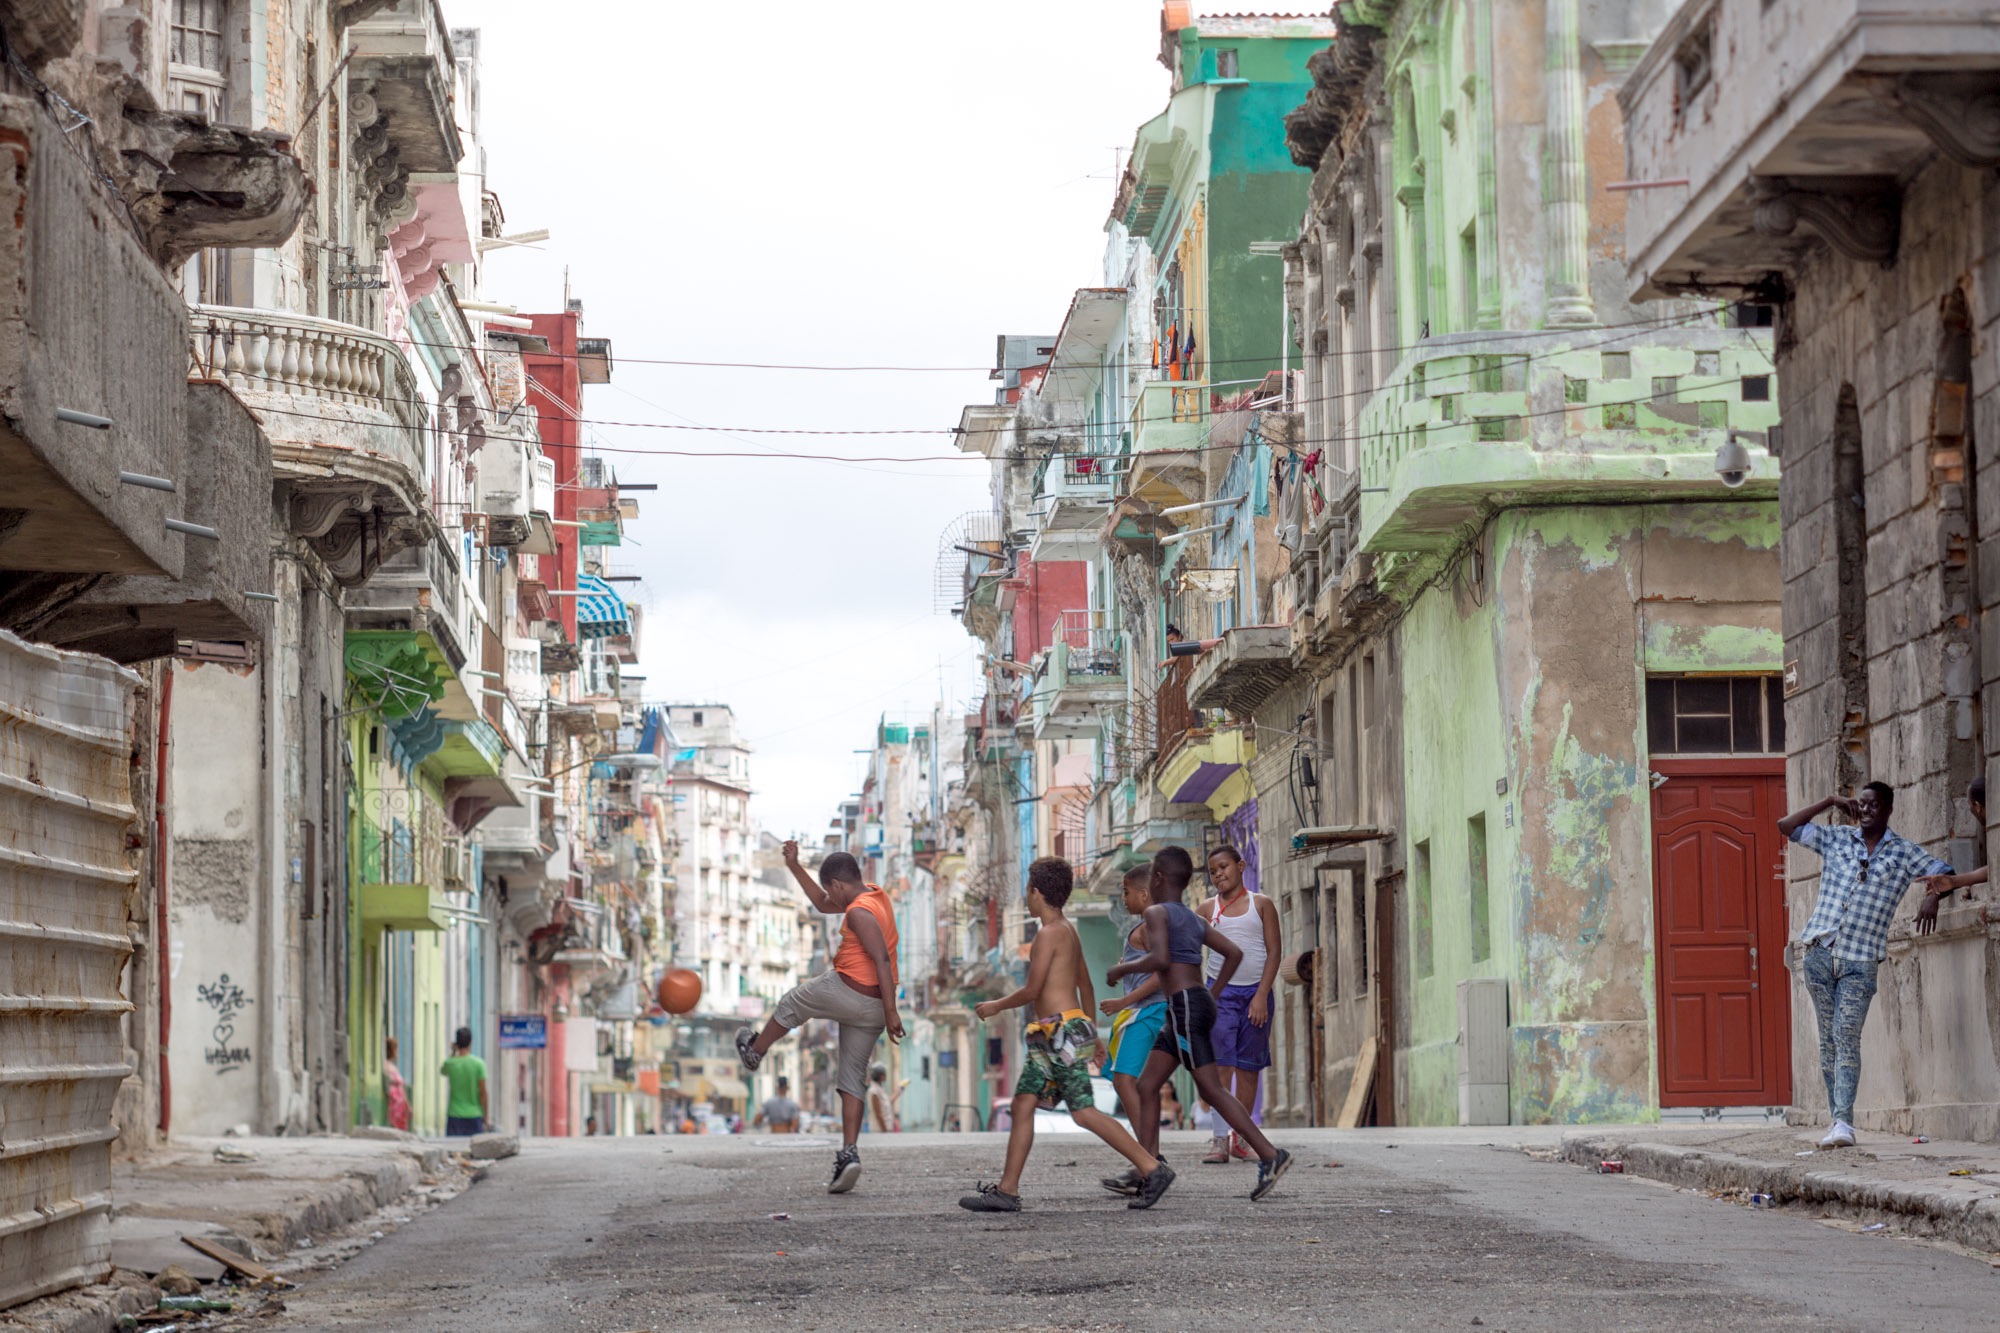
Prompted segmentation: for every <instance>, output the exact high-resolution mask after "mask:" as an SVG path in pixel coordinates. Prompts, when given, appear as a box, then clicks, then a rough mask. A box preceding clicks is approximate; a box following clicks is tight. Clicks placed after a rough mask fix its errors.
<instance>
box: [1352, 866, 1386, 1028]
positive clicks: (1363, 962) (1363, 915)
mask: <svg viewBox="0 0 2000 1333" xmlns="http://www.w3.org/2000/svg"><path fill="white" fill-rule="evenodd" d="M1380 891H1381V890H1380V889H1379V888H1378V889H1377V892H1380ZM1353 908H1354V995H1355V998H1357V999H1366V998H1368V889H1367V888H1366V886H1365V885H1363V884H1362V882H1361V879H1360V877H1359V876H1357V877H1356V878H1355V881H1354V893H1353Z"/></svg>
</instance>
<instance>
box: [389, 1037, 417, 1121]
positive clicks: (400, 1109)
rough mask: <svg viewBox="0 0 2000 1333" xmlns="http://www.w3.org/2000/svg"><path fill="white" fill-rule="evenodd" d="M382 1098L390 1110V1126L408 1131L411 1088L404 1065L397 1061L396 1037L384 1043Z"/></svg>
mask: <svg viewBox="0 0 2000 1333" xmlns="http://www.w3.org/2000/svg"><path fill="white" fill-rule="evenodd" d="M382 1047H383V1055H382V1100H383V1102H384V1103H385V1104H386V1105H387V1107H388V1111H389V1127H390V1128H391V1129H400V1130H405V1131H407V1130H408V1129H409V1127H410V1088H409V1085H408V1084H407V1083H405V1082H404V1081H403V1070H402V1067H401V1066H399V1065H398V1064H397V1063H396V1050H397V1047H396V1039H395V1038H394V1037H391V1038H389V1039H388V1040H387V1041H385V1042H383V1043H382Z"/></svg>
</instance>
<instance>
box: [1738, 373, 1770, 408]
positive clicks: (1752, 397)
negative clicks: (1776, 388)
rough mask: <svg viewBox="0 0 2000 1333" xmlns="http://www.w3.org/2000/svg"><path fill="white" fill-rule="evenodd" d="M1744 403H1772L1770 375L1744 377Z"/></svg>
mask: <svg viewBox="0 0 2000 1333" xmlns="http://www.w3.org/2000/svg"><path fill="white" fill-rule="evenodd" d="M1743 401H1744V402H1746V403H1768V402H1770V401H1771V377H1770V376H1769V375H1745V376H1744V377H1743Z"/></svg>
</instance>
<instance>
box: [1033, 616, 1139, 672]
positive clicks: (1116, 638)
mask: <svg viewBox="0 0 2000 1333" xmlns="http://www.w3.org/2000/svg"><path fill="white" fill-rule="evenodd" d="M1098 615H1099V613H1098V612H1094V611H1063V612H1060V613H1059V614H1058V615H1057V616H1056V620H1055V624H1054V625H1053V626H1051V627H1050V632H1049V642H1050V643H1051V644H1059V645H1061V646H1062V647H1064V648H1066V649H1067V650H1068V652H1067V653H1066V654H1065V656H1066V658H1067V663H1066V666H1067V670H1068V674H1070V675H1072V676H1083V675H1094V676H1122V675H1124V674H1125V654H1124V645H1125V639H1124V636H1123V635H1121V634H1119V633H1118V632H1117V631H1116V630H1113V629H1107V628H1105V627H1104V626H1101V625H1097V624H1094V623H1093V622H1094V621H1095V620H1096V619H1097V617H1098Z"/></svg>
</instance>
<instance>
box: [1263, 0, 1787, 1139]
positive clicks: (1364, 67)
mask: <svg viewBox="0 0 2000 1333" xmlns="http://www.w3.org/2000/svg"><path fill="white" fill-rule="evenodd" d="M1651 13H1652V7H1650V6H1647V5H1644V4H1640V3H1629V4H1628V3H1610V4H1595V5H1590V6H1585V5H1583V4H1582V3H1581V0H1538V2H1537V3H1534V4H1527V3H1522V4H1507V3H1500V4H1476V3H1470V2H1469V0H1430V2H1427V3H1414V2H1413V3H1395V2H1394V0H1366V2H1359V0H1357V2H1350V3H1346V4H1342V5H1340V6H1338V7H1337V10H1336V17H1337V18H1338V19H1339V20H1340V21H1341V24H1342V33H1341V36H1340V37H1339V39H1338V40H1337V41H1336V42H1335V43H1334V45H1333V46H1332V47H1331V48H1330V49H1328V50H1327V51H1326V52H1325V54H1323V55H1320V56H1316V57H1315V58H1314V61H1313V73H1314V76H1315V86H1314V89H1313V91H1312V93H1311V94H1310V96H1309V97H1307V98H1306V99H1304V101H1303V103H1302V104H1300V105H1299V106H1298V107H1297V109H1296V110H1295V111H1294V112H1293V113H1292V115H1291V116H1290V117H1289V119H1288V122H1287V124H1288V128H1289V130H1290V146H1291V149H1292V152H1293V156H1294V158H1295V160H1297V161H1298V162H1299V163H1300V165H1302V166H1307V167H1310V168H1311V169H1312V172H1313V175H1312V183H1311V193H1310V199H1309V202H1308V206H1307V207H1306V209H1305V210H1304V214H1305V221H1304V226H1303V228H1302V230H1301V231H1300V234H1299V238H1298V241H1297V243H1296V246H1295V247H1294V248H1293V250H1292V251H1291V253H1290V255H1289V256H1288V259H1289V263H1290V265H1291V272H1292V273H1293V274H1294V276H1295V277H1296V279H1297V285H1296V296H1295V299H1294V304H1293V315H1294V317H1295V319H1296V320H1297V327H1298V330H1299V341H1300V347H1301V351H1302V354H1303V357H1302V364H1303V370H1304V381H1305V383H1304V388H1303V392H1302V394H1301V397H1302V399H1303V417H1304V423H1303V424H1304V436H1305V439H1306V441H1307V447H1308V448H1309V449H1313V450H1321V451H1323V462H1324V464H1325V466H1323V467H1322V468H1321V469H1320V470H1319V472H1318V474H1317V475H1316V476H1315V477H1314V478H1313V479H1312V481H1311V483H1310V484H1311V485H1312V486H1314V487H1316V488H1317V491H1318V496H1317V500H1316V502H1318V501H1323V502H1324V509H1323V510H1322V511H1319V512H1317V513H1315V512H1313V509H1312V506H1310V505H1309V506H1307V507H1306V510H1305V517H1304V520H1303V526H1304V529H1305V531H1304V532H1303V534H1302V539H1301V542H1300V547H1299V553H1298V557H1297V558H1296V559H1294V561H1293V563H1292V568H1291V571H1290V572H1289V574H1288V575H1287V578H1288V579H1289V583H1288V584H1287V585H1286V586H1285V587H1284V588H1283V589H1282V591H1281V596H1280V598H1279V600H1280V601H1281V602H1283V603H1285V604H1286V605H1287V607H1288V609H1289V612H1290V614H1291V615H1292V617H1293V628H1294V633H1293V642H1294V645H1295V655H1296V657H1297V660H1299V661H1300V662H1301V663H1302V664H1304V665H1305V666H1306V667H1307V668H1308V669H1310V670H1311V671H1312V672H1313V674H1314V675H1315V676H1316V677H1317V678H1318V682H1319V683H1318V686H1317V700H1316V707H1315V710H1314V711H1315V716H1316V717H1317V718H1318V720H1319V722H1318V725H1319V729H1320V735H1319V742H1320V744H1321V745H1322V746H1323V748H1324V752H1325V754H1326V755H1327V765H1326V767H1327V780H1328V782H1329V784H1330V785H1331V786H1332V787H1333V788H1334V789H1336V790H1337V791H1338V793H1339V795H1338V797H1337V798H1336V799H1335V801H1334V807H1335V808H1334V809H1333V810H1331V811H1330V812H1329V813H1328V814H1327V816H1326V818H1327V822H1328V823H1329V824H1335V825H1340V824H1344V825H1348V826H1350V827H1351V828H1353V829H1357V830H1365V831H1366V832H1367V833H1368V835H1369V836H1368V838H1367V840H1365V841H1363V842H1358V843H1356V844H1355V845H1356V846H1357V847H1364V848H1365V849H1366V851H1365V856H1364V855H1363V854H1362V853H1359V852H1357V853H1355V855H1354V856H1353V857H1351V858H1349V859H1348V860H1346V861H1344V862H1342V863H1341V864H1340V865H1339V867H1338V868H1330V872H1329V873H1326V874H1322V875H1319V876H1317V877H1316V878H1311V879H1305V878H1300V877H1294V878H1293V879H1292V880H1291V881H1289V882H1286V883H1282V884H1279V885H1277V886H1276V890H1277V891H1278V892H1279V893H1280V894H1281V895H1286V894H1288V895H1291V897H1292V898H1293V899H1295V900H1296V902H1294V903H1292V904H1290V905H1291V906H1294V907H1296V908H1297V909H1298V911H1299V913H1300V914H1301V915H1308V916H1310V918H1311V919H1313V920H1315V921H1317V922H1318V923H1319V924H1318V926H1317V930H1318V938H1317V940H1316V941H1314V943H1316V944H1317V946H1318V948H1320V949H1321V950H1325V951H1329V952H1331V953H1334V954H1335V955H1336V956H1337V959H1338V964H1339V967H1338V970H1339V972H1340V974H1341V975H1343V976H1344V977H1347V978H1350V979H1352V981H1351V982H1350V983H1349V984H1347V985H1343V986H1342V987H1340V988H1339V991H1338V992H1337V993H1333V994H1328V993H1326V989H1325V988H1322V990H1321V993H1319V994H1318V995H1315V996H1313V997H1311V998H1310V999H1305V1000H1298V1001H1295V1002H1298V1003H1309V1004H1312V1005H1314V1006H1316V1009H1317V1012H1316V1013H1315V1014H1314V1015H1313V1019H1314V1021H1315V1022H1317V1023H1319V1024H1320V1025H1321V1026H1322V1028H1323V1031H1324V1033H1325V1040H1324V1043H1323V1052H1321V1053H1319V1054H1316V1055H1315V1054H1310V1053H1307V1052H1304V1051H1295V1052H1292V1053H1291V1056H1290V1058H1292V1059H1294V1060H1299V1059H1311V1060H1313V1061H1314V1062H1315V1064H1314V1068H1313V1069H1312V1070H1311V1071H1310V1072H1311V1074H1312V1077H1313V1078H1314V1079H1315V1080H1318V1082H1319V1084H1320V1085H1321V1086H1322V1087H1323V1092H1324V1095H1323V1096H1322V1097H1321V1099H1320V1100H1321V1103H1322V1104H1324V1105H1329V1106H1338V1105H1340V1104H1342V1102H1343V1101H1345V1100H1346V1099H1347V1094H1348V1092H1349V1091H1350V1085H1351V1084H1352V1083H1353V1082H1354V1081H1355V1080H1357V1079H1363V1080H1368V1081H1369V1082H1370V1084H1371V1087H1370V1089H1368V1090H1367V1091H1368V1095H1367V1096H1364V1097H1363V1098H1362V1099H1361V1102H1360V1103H1359V1104H1361V1105H1364V1106H1366V1107H1368V1108H1370V1110H1369V1116H1370V1117H1372V1118H1373V1119H1375V1120H1377V1121H1379V1122H1382V1123H1392V1122H1393V1123H1416V1124H1453V1123H1494V1122H1502V1121H1512V1122H1514V1123H1543V1122H1580V1121H1603V1120H1633V1119H1649V1118H1653V1117H1656V1116H1658V1115H1660V1114H1661V1112H1662V1110H1663V1109H1666V1110H1668V1111H1672V1110H1674V1109H1676V1108H1687V1109H1694V1108H1717V1107H1721V1108H1730V1107H1742V1108H1750V1109H1752V1110H1755V1111H1761V1110H1762V1108H1764V1107H1768V1106H1782V1105H1783V1104H1785V1102H1786V1101H1788V1100H1789V1076H1788V1073H1787V1069H1786V1066H1787V1064H1788V1060H1787V1055H1786V1047H1785V1041H1786V1036H1785V1034H1786V1032H1787V1031H1788V1028H1787V1026H1786V1023H1787V1018H1786V1015H1785V1012H1784V1010H1785V995H1786V991H1787V986H1786V982H1785V974H1784V971H1783V954H1784V939H1785V935H1784V922H1783V909H1782V902H1781V900H1779V899H1778V898H1777V897H1776V895H1775V893H1774V892H1771V891H1770V890H1772V888H1773V886H1772V884H1771V868H1772V866H1773V865H1774V864H1775V863H1776V862H1777V861H1779V860H1780V859H1781V857H1782V847H1781V845H1780V844H1779V843H1778V842H1777V841H1776V838H1775V834H1774V833H1773V832H1772V831H1771V827H1770V825H1771V823H1772V821H1774V820H1775V818H1776V817H1777V815H1778V814H1780V813H1782V810H1783V798H1784V790H1783V788H1784V783H1783V761H1782V754H1783V748H1784V747H1783V707H1782V686H1781V684H1780V683H1779V682H1780V671H1781V668H1782V666H1783V662H1782V653H1781V645H1782V639H1781V635H1780V631H1779V588H1780V578H1779V562H1778V555H1777V538H1778V528H1779V517H1778V506H1777V501H1776V495H1777V475H1778V465H1777V460H1776V457H1775V456H1774V455H1773V454H1771V453H1770V452H1768V451H1767V450H1766V448H1765V443H1766V434H1765V433H1766V432H1767V431H1769V430H1770V429H1771V428H1772V427H1774V426H1776V424H1777V413H1776V406H1775V403H1776V394H1775V391H1774V385H1773V382H1772V364H1771V360H1770V348H1769V339H1768V329H1765V328H1761V327H1759V326H1760V325H1762V324H1764V323H1766V320H1765V318H1764V314H1763V312H1762V311H1761V310H1759V309H1757V308H1755V307H1739V308H1732V309H1717V308H1716V307H1714V306H1713V304H1712V303H1711V304H1698V303H1675V304H1663V305H1654V306H1635V305H1632V304H1629V303H1627V302H1626V301H1625V300H1624V299H1623V297H1622V296H1621V295H1620V293H1621V292H1622V290H1623V287H1622V265H1623V259H1624V253H1623V215H1624V207H1625V205H1624V198H1625V196H1624V195H1623V194H1621V193H1616V192H1611V191H1607V190H1606V189H1605V187H1606V185H1607V184H1610V183H1611V182H1613V181H1617V180H1620V179H1622V178H1623V175H1624V171H1623V163H1624V148H1623V125H1622V121H1621V119H1620V116H1619V112H1618V107H1617V103H1616V99H1615V91H1616V88H1617V85H1618V81H1619V79H1620V76H1621V75H1622V73H1623V72H1624V70H1625V69H1626V68H1628V67H1629V64H1630V62H1631V61H1632V60H1634V59H1636V58H1637V55H1638V53H1639V52H1640V51H1641V50H1643V47H1644V39H1645V38H1646V36H1647V35H1648V24H1649V23H1650V22H1651V21H1652V19H1651ZM1739 433H1740V434H1739ZM1731 441H1735V442H1736V444H1738V445H1741V446H1742V447H1743V448H1744V449H1745V450H1746V453H1745V455H1744V456H1743V457H1742V458H1741V459H1740V460H1737V459H1731V458H1730V457H1728V456H1727V455H1725V454H1724V453H1723V452H1722V451H1724V450H1725V449H1726V448H1728V447H1730V445H1731ZM1722 462H1740V464H1741V466H1740V468H1736V469H1734V470H1733V471H1732V474H1731V475H1729V476H1728V477H1724V476H1723V475H1721V470H1720V467H1719V463H1722ZM1385 683H1387V684H1388V686H1389V687H1388V688H1384V684H1385ZM1266 833H1267V837H1268V836H1269V834H1270V830H1267V831H1266ZM1268 859H1269V857H1268V854H1267V861H1268ZM1308 895H1310V896H1311V903H1310V908H1311V910H1310V912H1309V913H1308V912H1307V911H1306V907H1307V902H1306V896H1308ZM1774 908H1775V915H1774V912H1773V909H1774Z"/></svg>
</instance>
